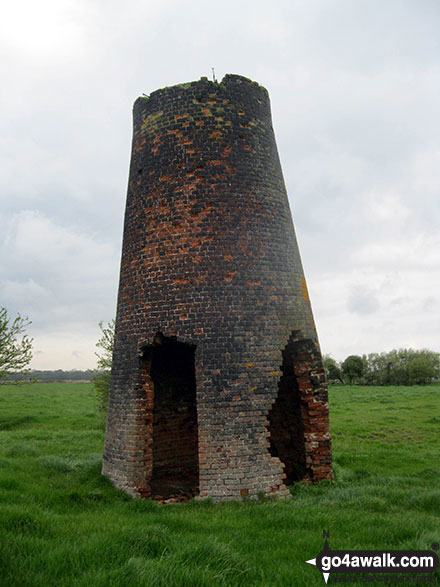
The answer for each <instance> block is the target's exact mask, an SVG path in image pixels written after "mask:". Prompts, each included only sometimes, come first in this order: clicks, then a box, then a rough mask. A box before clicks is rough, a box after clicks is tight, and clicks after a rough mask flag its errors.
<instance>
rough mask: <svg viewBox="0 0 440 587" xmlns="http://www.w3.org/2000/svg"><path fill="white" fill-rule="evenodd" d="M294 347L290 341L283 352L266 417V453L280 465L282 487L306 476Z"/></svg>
mask: <svg viewBox="0 0 440 587" xmlns="http://www.w3.org/2000/svg"><path fill="white" fill-rule="evenodd" d="M297 344H298V343H296V342H294V341H292V340H290V341H289V343H288V344H287V346H286V347H285V349H284V350H283V362H282V366H281V371H282V375H281V378H280V380H279V382H278V396H277V398H276V400H275V403H274V404H273V405H272V409H271V410H270V412H269V415H268V420H269V425H268V430H269V432H270V447H269V451H270V454H271V455H272V456H274V457H278V458H279V459H280V460H281V462H282V463H283V465H284V472H285V473H286V480H285V482H286V484H291V483H293V482H295V481H299V480H301V479H304V478H305V477H307V469H306V447H305V439H304V422H303V417H302V409H301V392H300V389H299V385H298V381H297V377H296V375H295V371H294V366H295V361H297V360H298V352H297Z"/></svg>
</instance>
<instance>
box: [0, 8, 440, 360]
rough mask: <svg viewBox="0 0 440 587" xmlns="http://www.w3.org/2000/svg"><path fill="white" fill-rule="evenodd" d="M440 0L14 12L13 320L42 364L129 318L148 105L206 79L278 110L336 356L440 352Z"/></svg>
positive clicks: (4, 89) (9, 135)
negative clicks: (125, 289) (151, 97)
mask: <svg viewBox="0 0 440 587" xmlns="http://www.w3.org/2000/svg"><path fill="white" fill-rule="evenodd" d="M439 25H440V4H439V2H438V0H417V1H415V0H385V1H384V0H379V1H376V0H288V1H283V0H271V1H267V0H262V1H259V0H253V1H241V2H238V1H236V0H235V1H233V2H232V1H230V0H222V2H209V1H206V0H205V1H204V2H201V1H198V0H197V1H196V0H185V1H183V0H181V1H180V2H179V1H177V0H143V1H141V0H125V1H124V2H122V1H119V2H117V1H116V0H105V1H104V0H39V2H34V1H33V0H15V2H9V3H8V4H7V5H5V6H4V7H3V9H2V18H1V20H0V73H1V92H0V126H1V132H0V198H1V207H0V259H1V262H0V306H5V307H6V308H7V309H8V311H9V313H10V315H11V316H14V315H15V314H16V313H17V312H20V314H21V315H28V316H29V318H30V319H31V320H32V325H31V326H30V327H29V329H28V330H29V334H31V335H32V336H33V338H34V359H33V362H32V366H33V367H34V368H36V369H56V368H63V369H73V368H78V369H82V368H88V367H93V366H95V356H94V351H95V343H96V341H97V339H98V338H99V334H100V333H99V328H98V322H99V321H100V320H103V321H104V322H107V321H109V320H111V319H112V318H113V316H114V314H115V307H116V296H117V286H118V273H119V261H120V250H121V238H122V223H123V213H124V206H125V196H126V186H127V177H128V166H129V161H130V146H131V131H132V127H131V108H132V104H133V102H134V100H135V98H136V97H137V96H139V95H141V94H142V93H146V94H149V93H151V92H152V91H154V90H156V89H157V88H160V87H164V86H168V85H174V84H176V83H181V82H186V81H192V80H196V79H199V78H200V76H202V75H206V76H209V77H211V68H212V67H214V68H215V74H216V77H217V78H218V79H221V78H222V77H223V75H224V74H226V73H237V74H241V75H244V76H246V77H250V78H252V79H254V80H256V81H258V82H259V83H260V84H262V85H264V86H265V87H266V88H267V89H268V90H269V93H270V97H271V103H272V115H273V122H274V129H275V134H276V137H277V142H278V148H279V151H280V156H281V160H282V165H283V170H284V176H285V180H286V185H287V190H288V193H289V198H290V202H291V207H292V212H293V217H294V223H295V227H296V231H297V236H298V240H299V245H300V250H301V254H302V258H303V263H304V267H305V272H306V276H307V281H308V285H309V290H310V296H311V299H312V304H313V309H314V313H315V319H316V323H317V327H318V333H319V336H320V340H321V346H322V350H323V352H325V353H330V354H332V355H333V356H334V357H335V358H337V359H344V358H345V357H346V356H347V355H348V354H353V353H364V352H365V353H368V352H379V351H386V350H391V349H392V348H396V347H404V346H412V347H414V348H421V347H429V348H432V349H433V350H437V351H440V337H439V330H440V328H439V326H440V324H439V322H440V320H439V318H440V273H439V270H438V268H439V262H440V246H439V245H440V232H439V230H438V227H439V225H440V207H439V189H440V145H439V136H440V135H439V130H440V128H439V127H440V100H439V96H440V46H439V39H440V36H439V34H438V31H439Z"/></svg>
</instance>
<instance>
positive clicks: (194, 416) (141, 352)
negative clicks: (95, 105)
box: [103, 75, 332, 500]
mask: <svg viewBox="0 0 440 587" xmlns="http://www.w3.org/2000/svg"><path fill="white" fill-rule="evenodd" d="M133 118H134V132H133V147H132V158H131V167H130V176H129V186H128V194H127V205H126V213H125V225H124V238H123V249H122V260H121V274H120V284H119V296H118V309H117V317H116V335H115V349H114V356H113V368H112V375H111V387H110V397H109V406H108V418H107V430H106V440H105V451H104V461H103V473H104V474H105V475H107V476H108V477H109V478H110V479H111V480H112V481H113V483H114V484H115V485H116V486H118V487H121V488H123V489H125V490H126V491H127V492H129V493H130V494H132V495H134V496H144V497H149V496H152V497H155V498H157V499H180V498H182V499H183V498H184V497H188V496H190V495H197V496H199V497H200V498H203V497H211V498H213V499H214V500H224V499H243V498H246V499H248V498H253V497H256V496H257V495H258V494H272V493H276V494H277V495H286V496H287V495H288V494H289V493H288V490H287V489H286V486H285V483H284V479H285V478H286V476H287V481H288V482H291V481H292V480H297V479H305V480H311V481H315V480H319V479H321V478H324V477H331V475H332V469H331V446H330V435H329V424H328V399H327V386H326V381H325V375H324V370H323V367H322V358H321V354H320V350H319V345H318V340H317V334H316V329H315V325H314V322H313V316H312V311H311V306H310V301H309V298H308V294H307V287H306V283H305V279H304V274H303V269H302V265H301V259H300V255H299V250H298V246H297V243H296V238H295V233H294V228H293V224H292V219H291V214H290V209H289V205H288V200H287V194H286V190H285V186H284V181H283V177H282V171H281V166H280V162H279V157H278V152H277V147H276V143H275V137H274V133H273V129H272V121H271V114H270V104H269V97H268V93H267V91H266V90H265V89H264V88H262V87H261V86H259V85H258V84H257V83H255V82H252V81H250V80H248V79H246V78H244V77H241V76H237V75H226V76H225V77H224V79H223V80H222V82H221V83H216V82H210V81H208V80H206V79H202V80H200V81H197V82H191V83H188V84H182V85H178V86H173V87H170V88H165V89H162V90H157V91H156V92H154V93H153V94H151V95H150V96H149V97H141V98H138V99H137V100H136V102H135V104H134V111H133ZM176 364H177V365H180V366H177V367H176ZM286 413H287V414H288V416H289V414H290V417H286ZM283 459H284V461H283Z"/></svg>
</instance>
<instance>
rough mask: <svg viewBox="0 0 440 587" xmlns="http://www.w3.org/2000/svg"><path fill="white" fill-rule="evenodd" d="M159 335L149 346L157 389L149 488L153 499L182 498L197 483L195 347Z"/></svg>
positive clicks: (154, 382)
mask: <svg viewBox="0 0 440 587" xmlns="http://www.w3.org/2000/svg"><path fill="white" fill-rule="evenodd" d="M157 340H159V341H160V342H159V344H155V345H154V346H152V347H150V349H149V351H147V352H148V354H149V357H148V359H150V360H149V361H148V364H149V365H150V377H151V380H152V382H153V390H154V404H153V406H154V407H153V446H152V457H153V472H152V477H151V481H150V487H151V492H152V497H153V498H155V499H170V498H177V499H179V500H184V499H188V498H190V497H192V496H193V495H195V494H197V493H198V485H199V458H198V431H197V406H196V378H195V367H194V355H195V346H192V345H189V344H185V343H181V342H177V341H176V340H174V339H171V338H166V337H163V336H160V337H159V338H156V341H157ZM146 363H147V362H146Z"/></svg>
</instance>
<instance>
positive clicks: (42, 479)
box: [0, 383, 440, 587]
mask: <svg viewBox="0 0 440 587" xmlns="http://www.w3.org/2000/svg"><path fill="white" fill-rule="evenodd" d="M330 399H331V406H330V415H331V431H332V436H333V450H334V460H335V473H336V480H335V481H333V482H328V481H326V482H323V483H321V484H319V485H315V486H303V485H296V486H295V487H293V488H292V493H293V495H294V498H293V499H292V500H290V501H278V502H272V501H259V502H249V503H226V504H217V505H213V504H212V503H210V502H202V503H194V502H190V503H187V504H175V505H166V506H159V505H157V504H156V503H154V502H151V501H148V500H145V501H142V500H132V499H131V498H128V497H127V496H126V495H125V494H124V493H122V492H120V491H117V490H115V489H114V488H113V487H112V486H111V485H110V484H109V483H108V482H107V481H106V479H104V478H103V477H102V476H101V475H100V465H101V455H102V448H103V438H104V432H103V428H102V424H101V421H100V417H99V415H98V413H97V409H96V405H95V399H94V396H93V393H92V386H91V385H90V384H83V383H78V384H71V383H48V384H44V383H37V384H34V385H24V386H21V387H16V386H0V585H1V586H2V587H3V586H8V585H14V586H15V585H17V586H28V585H32V586H37V585H38V586H40V585H41V586H44V587H51V586H57V587H58V586H67V585H80V586H84V587H85V586H88V587H95V586H96V587H100V586H102V587H104V586H105V587H107V586H109V585H110V586H124V587H125V586H129V587H131V586H164V587H169V586H178V585H181V586H206V587H208V586H209V587H211V586H217V585H242V586H253V585H258V586H261V587H263V586H272V585H274V586H286V587H287V586H292V585H293V586H296V585H298V586H306V587H308V586H312V587H313V586H315V585H317V586H318V585H320V586H322V585H324V580H323V578H322V575H321V574H320V573H319V572H318V570H317V569H316V568H314V567H312V566H310V565H307V564H305V562H304V561H305V560H306V559H310V558H314V557H315V555H316V554H318V552H319V551H320V550H321V548H322V545H323V540H322V530H323V529H326V530H329V531H330V535H331V538H330V546H331V547H332V548H333V549H337V548H341V549H342V548H344V549H383V548H388V549H430V548H431V544H432V543H434V542H437V543H440V525H439V519H440V438H439V428H440V386H439V385H431V386H422V387H393V388H392V387H383V388H374V387H358V386H353V387H348V386H347V387H333V388H332V389H331V394H330ZM435 580H436V581H437V583H438V584H440V576H439V575H438V574H437V576H436V578H435ZM332 582H333V581H332V576H330V579H329V584H331V583H332ZM350 584H351V585H353V584H356V585H357V584H359V585H364V584H365V583H361V582H360V581H359V582H356V583H350ZM375 584H376V585H378V584H381V583H375ZM383 584H385V583H383Z"/></svg>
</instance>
